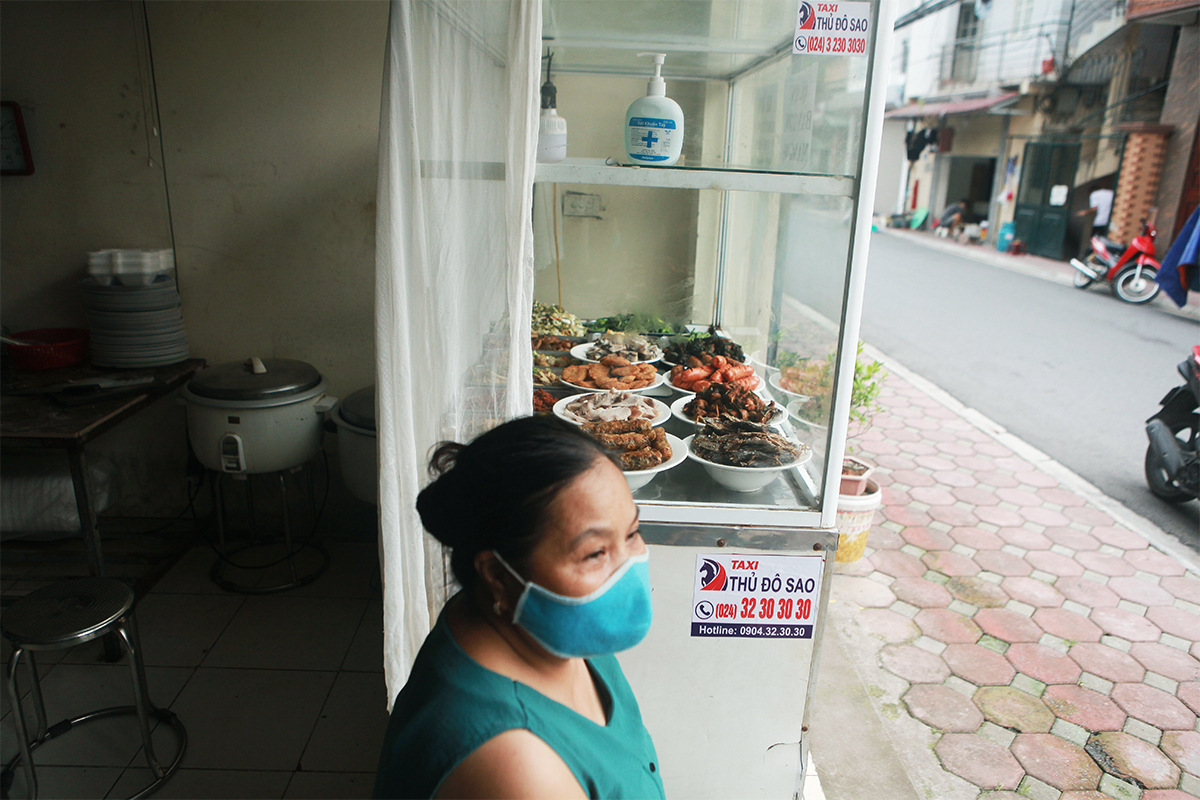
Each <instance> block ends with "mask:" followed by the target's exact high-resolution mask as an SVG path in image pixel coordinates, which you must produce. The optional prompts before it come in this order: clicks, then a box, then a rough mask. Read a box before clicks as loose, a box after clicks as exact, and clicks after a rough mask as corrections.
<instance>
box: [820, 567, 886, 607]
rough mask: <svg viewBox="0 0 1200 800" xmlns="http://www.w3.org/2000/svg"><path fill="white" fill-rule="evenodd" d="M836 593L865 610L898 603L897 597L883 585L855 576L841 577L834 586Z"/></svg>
mask: <svg viewBox="0 0 1200 800" xmlns="http://www.w3.org/2000/svg"><path fill="white" fill-rule="evenodd" d="M833 591H834V593H836V594H837V595H838V597H839V598H844V599H845V600H848V601H850V602H852V603H856V604H858V605H859V606H862V607H863V608H887V607H888V606H890V605H891V604H892V603H894V602H896V595H894V594H892V590H891V589H889V588H887V587H886V586H884V585H883V584H881V583H879V582H877V581H873V580H871V579H870V578H860V577H857V576H854V575H839V576H838V578H837V582H836V583H835V584H834V589H833Z"/></svg>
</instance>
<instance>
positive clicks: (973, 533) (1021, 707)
mask: <svg viewBox="0 0 1200 800" xmlns="http://www.w3.org/2000/svg"><path fill="white" fill-rule="evenodd" d="M867 355H868V356H870V357H873V358H876V359H878V360H882V361H883V362H884V365H885V366H886V367H887V369H888V372H889V375H888V377H887V379H886V381H885V383H884V386H883V391H882V394H881V398H880V399H881V403H882V405H883V408H884V411H883V412H881V413H880V414H879V415H878V416H877V417H876V419H875V422H874V425H873V426H872V427H871V428H870V429H869V430H868V431H867V432H866V433H864V434H862V435H861V436H858V437H857V438H855V439H854V440H852V442H851V445H852V447H854V451H855V454H856V455H860V456H862V457H864V458H866V459H867V460H869V461H872V462H873V463H874V464H876V465H877V466H876V472H875V474H874V476H873V477H874V479H875V480H876V481H877V482H878V483H879V484H880V486H881V487H882V493H883V508H882V509H881V510H880V511H878V512H876V514H875V519H874V524H873V526H872V528H871V531H870V534H869V538H868V545H867V550H866V553H865V555H864V557H863V558H862V559H860V560H859V561H857V562H853V563H850V564H839V565H838V567H837V570H836V574H835V578H834V581H833V585H832V590H831V600H830V606H829V611H828V613H829V620H828V622H829V624H828V625H827V627H826V635H825V640H824V642H823V643H822V645H821V647H822V649H821V656H820V665H819V672H818V675H817V686H816V698H815V701H814V705H813V711H812V713H813V717H812V733H811V734H810V735H811V737H812V738H811V753H812V757H813V761H814V764H815V767H816V771H817V773H818V775H819V776H820V784H821V789H822V790H823V792H824V796H825V797H826V798H828V800H859V799H860V798H861V800H880V798H887V800H908V799H909V798H912V799H913V800H928V799H929V798H934V799H935V800H943V798H944V799H946V800H958V798H964V799H965V800H975V799H976V798H990V799H991V800H1020V798H1035V800H1043V799H1044V800H1060V799H1061V800H1104V799H1105V798H1129V799H1131V800H1136V798H1141V800H1181V799H1182V798H1185V797H1200V717H1198V714H1200V642H1198V640H1200V556H1198V555H1197V554H1196V553H1195V552H1193V551H1192V550H1189V549H1188V548H1186V547H1184V546H1182V545H1180V544H1179V543H1178V542H1177V541H1176V540H1174V539H1173V538H1172V537H1170V536H1168V535H1166V534H1165V533H1163V532H1162V531H1161V530H1160V529H1158V528H1157V527H1155V526H1154V525H1153V524H1151V523H1149V522H1148V521H1146V520H1145V519H1143V518H1141V517H1138V516H1137V515H1136V514H1134V513H1132V512H1130V511H1129V510H1128V509H1127V508H1125V507H1124V506H1122V505H1121V504H1119V503H1117V502H1115V501H1114V500H1112V499H1111V498H1109V497H1107V496H1105V495H1104V494H1103V493H1102V492H1100V491H1099V490H1098V489H1096V487H1094V486H1092V485H1091V484H1089V483H1087V482H1086V481H1085V480H1083V479H1082V478H1080V477H1079V476H1078V475H1076V474H1074V473H1073V472H1071V471H1070V470H1068V469H1067V468H1066V467H1064V466H1063V465H1061V464H1059V463H1058V462H1056V461H1054V460H1053V459H1051V458H1049V457H1048V456H1046V455H1045V454H1043V453H1041V452H1039V451H1037V450H1035V449H1034V448H1032V447H1030V446H1029V445H1028V444H1026V443H1025V442H1023V441H1021V440H1020V439H1018V438H1017V437H1015V436H1013V435H1012V434H1010V433H1008V432H1006V431H1005V430H1004V429H1003V428H1001V427H1000V426H999V425H996V424H995V423H994V422H992V421H990V420H988V419H987V418H985V417H983V416H982V415H981V414H979V413H978V412H977V411H974V410H973V409H970V408H967V407H965V406H963V405H962V404H961V403H960V402H958V401H957V400H955V399H954V398H952V397H951V396H949V395H948V394H947V393H946V392H944V391H942V390H941V389H939V388H937V387H936V386H934V385H932V384H930V383H929V382H928V381H926V380H924V379H923V378H921V377H919V376H917V375H914V374H912V373H911V372H909V371H908V370H907V369H905V368H904V366H903V365H901V364H898V363H896V362H894V361H892V360H891V359H889V358H887V357H886V356H884V355H883V354H882V353H879V352H878V351H875V350H873V349H872V348H868V349H867ZM813 788H814V789H815V788H816V787H813Z"/></svg>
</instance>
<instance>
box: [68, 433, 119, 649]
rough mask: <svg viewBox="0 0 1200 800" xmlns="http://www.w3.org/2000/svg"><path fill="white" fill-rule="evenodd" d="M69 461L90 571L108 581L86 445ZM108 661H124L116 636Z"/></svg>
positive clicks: (109, 641)
mask: <svg viewBox="0 0 1200 800" xmlns="http://www.w3.org/2000/svg"><path fill="white" fill-rule="evenodd" d="M67 461H69V462H70V464H71V483H72V484H73V485H74V487H75V509H76V510H77V511H78V512H79V531H80V533H81V534H82V535H83V546H84V549H85V550H86V551H87V561H88V569H89V570H91V573H92V575H94V576H95V577H97V578H107V577H108V574H107V572H108V571H107V569H106V567H105V566H104V543H103V542H102V541H101V540H100V527H99V526H98V525H97V524H96V509H95V508H93V507H92V493H91V484H90V481H88V473H87V455H86V454H85V453H84V448H83V445H81V444H75V445H73V446H72V447H71V448H70V449H68V450H67ZM103 641H104V660H105V661H106V662H107V663H109V664H114V663H116V662H118V661H120V660H121V642H120V641H119V640H118V639H117V637H116V635H115V634H111V633H110V634H108V635H106V636H105V637H104V639H103Z"/></svg>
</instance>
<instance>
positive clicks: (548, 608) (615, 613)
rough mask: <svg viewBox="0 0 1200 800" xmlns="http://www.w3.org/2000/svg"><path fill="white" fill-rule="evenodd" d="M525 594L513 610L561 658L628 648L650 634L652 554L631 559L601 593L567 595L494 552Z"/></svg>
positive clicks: (516, 622) (517, 621) (520, 622)
mask: <svg viewBox="0 0 1200 800" xmlns="http://www.w3.org/2000/svg"><path fill="white" fill-rule="evenodd" d="M495 556H496V560H497V561H499V562H500V563H501V564H503V565H504V568H505V569H507V570H508V571H509V572H511V573H512V575H513V577H514V578H516V579H517V580H518V581H520V582H521V585H522V586H524V587H525V590H524V591H523V592H521V597H520V599H519V600H517V607H516V609H515V610H514V611H513V624H514V625H520V626H521V628H523V629H524V630H525V632H526V633H528V634H529V635H530V636H532V637H533V640H534V641H536V642H537V643H538V644H540V645H541V646H542V647H544V648H545V649H546V651H547V652H549V653H551V654H552V655H556V656H558V657H559V658H573V657H578V658H587V657H589V656H600V655H607V654H609V653H617V652H620V651H621V650H628V649H629V648H630V647H633V646H634V645H635V644H637V643H638V642H640V641H641V640H642V639H644V638H645V637H646V634H647V633H648V632H649V631H650V619H651V616H652V615H653V612H652V610H651V607H650V564H649V562H650V554H649V553H642V554H641V555H638V556H631V557H630V558H629V559H628V560H627V561H626V562H625V563H624V564H622V565H621V567H620V568H619V569H618V570H617V571H616V572H614V573H613V574H612V575H611V576H610V577H609V579H608V580H606V581H605V582H604V584H603V585H602V586H601V587H600V588H599V589H596V591H594V592H592V593H590V594H587V595H584V596H583V597H566V596H564V595H561V594H555V593H554V592H552V591H550V590H549V589H546V588H544V587H541V586H538V585H537V584H536V583H533V582H532V581H527V580H525V579H524V578H522V577H521V576H520V575H518V574H517V571H516V570H515V569H513V568H512V567H510V566H509V565H508V562H507V561H505V560H504V559H503V558H501V557H500V554H499V553H495Z"/></svg>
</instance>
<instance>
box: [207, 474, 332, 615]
mask: <svg viewBox="0 0 1200 800" xmlns="http://www.w3.org/2000/svg"><path fill="white" fill-rule="evenodd" d="M314 463H315V460H314V461H309V462H308V463H307V464H300V465H298V466H295V467H292V468H290V469H286V470H279V471H277V472H274V473H255V474H256V475H272V474H273V475H274V479H275V482H276V483H277V484H278V486H279V497H280V502H281V504H282V506H281V508H282V514H281V517H282V521H283V537H282V538H278V537H257V534H258V531H257V530H256V526H257V523H256V521H255V516H254V490H253V487H252V485H251V483H250V482H251V480H252V477H253V476H252V475H251V473H236V474H231V475H230V477H232V478H233V479H235V480H240V481H242V482H243V483H245V484H246V510H247V512H248V514H249V517H250V534H251V536H252V537H256V538H254V539H252V541H250V542H247V543H243V544H241V545H238V546H237V547H228V546H227V544H226V530H225V526H226V521H225V498H224V491H223V490H222V488H221V479H222V478H223V477H224V476H225V474H226V473H221V472H215V471H212V470H210V471H209V477H210V478H211V483H210V486H211V487H212V498H213V508H214V509H215V512H216V517H217V560H216V561H215V562H214V563H213V566H212V570H211V572H210V573H209V576H210V577H211V578H212V580H213V583H215V584H217V585H218V586H220V587H221V588H222V589H224V590H225V591H227V592H241V593H242V594H271V593H273V592H284V591H287V590H288V589H295V588H297V587H300V586H304V585H306V584H309V583H312V582H313V581H315V580H316V579H317V578H319V577H321V575H322V574H323V573H324V572H325V570H326V568H327V567H328V566H329V552H328V551H327V550H326V549H325V546H324V545H323V544H321V542H320V540H319V539H317V538H316V535H315V531H314V533H313V534H311V535H310V536H308V537H307V538H306V539H305V540H304V541H302V542H299V543H295V542H293V539H292V522H291V508H290V501H289V495H288V487H287V476H288V475H289V474H295V473H298V472H301V471H303V472H304V476H305V478H306V481H307V494H308V506H309V511H310V513H311V514H312V518H313V524H314V525H315V524H316V519H317V516H318V512H317V497H316V490H315V488H314V487H313V468H314V467H313V465H314ZM325 474H326V480H328V477H329V470H328V463H327V464H326V472H325ZM279 545H282V548H283V553H284V555H283V557H282V558H278V559H275V560H273V561H267V562H266V563H263V564H234V563H233V562H232V560H231V559H232V557H233V556H236V555H239V554H244V553H247V552H249V551H252V550H261V549H262V548H277V547H278V546H279ZM306 551H308V552H309V553H310V554H311V555H312V556H314V557H315V565H313V566H312V567H311V569H309V570H308V571H301V570H300V569H298V568H297V565H296V556H298V555H300V554H301V553H302V552H306ZM277 564H286V565H287V575H286V576H285V577H284V578H283V579H282V580H281V581H280V582H278V583H273V584H271V585H269V586H257V585H253V586H251V585H246V584H243V583H238V582H236V581H234V580H231V579H230V578H229V577H227V576H226V574H225V568H226V566H227V565H232V566H236V567H239V568H241V569H243V570H265V569H268V568H271V567H274V566H275V565H277Z"/></svg>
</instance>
